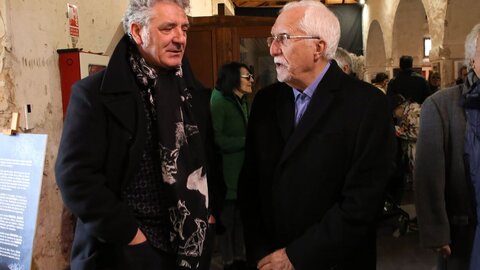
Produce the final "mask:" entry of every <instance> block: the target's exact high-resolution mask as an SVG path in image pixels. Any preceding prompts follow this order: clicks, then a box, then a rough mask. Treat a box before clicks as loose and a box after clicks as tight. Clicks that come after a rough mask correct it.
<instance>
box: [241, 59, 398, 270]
mask: <svg viewBox="0 0 480 270" xmlns="http://www.w3.org/2000/svg"><path fill="white" fill-rule="evenodd" d="M294 111H295V107H294V100H293V92H292V88H290V87H288V86H287V85H285V84H283V83H278V84H274V85H272V86H270V87H267V88H266V89H263V90H261V91H260V92H259V93H258V94H257V95H256V97H255V100H254V102H253V105H252V110H251V115H250V121H249V128H248V132H247V142H246V144H247V146H246V157H245V166H244V169H243V171H242V177H241V180H240V183H239V201H240V205H241V212H242V218H243V222H244V226H245V241H246V248H247V257H248V259H249V261H250V263H251V264H256V263H257V262H258V260H260V259H261V258H263V257H264V256H266V255H268V254H269V253H271V252H273V251H275V250H277V249H280V248H284V247H286V253H287V256H288V257H289V259H290V261H291V262H292V264H293V266H294V267H295V269H296V270H311V269H333V268H332V267H336V268H334V269H374V268H375V225H376V222H375V221H376V219H377V217H378V214H379V213H380V209H381V206H382V205H383V201H384V195H385V194H384V192H385V187H386V184H387V181H388V178H389V173H390V171H391V167H392V164H393V159H394V148H395V141H394V133H393V125H392V117H391V113H390V110H389V109H388V104H387V99H386V97H385V96H384V95H383V94H382V93H381V92H380V91H379V90H378V89H376V88H375V87H373V86H371V85H369V84H366V83H364V82H361V81H359V80H356V79H353V78H351V77H349V76H347V75H346V74H344V73H343V72H342V71H341V70H340V68H339V67H338V66H337V65H336V63H335V62H333V61H332V63H331V66H330V68H329V70H328V71H327V72H326V74H325V76H324V77H323V79H322V81H321V82H320V83H319V85H318V87H317V89H316V92H315V93H314V95H313V97H312V100H311V102H310V104H309V107H308V108H307V110H306V111H305V113H304V115H303V117H302V119H301V120H300V122H299V124H298V125H297V127H295V128H294V124H293V123H294V114H295V112H294Z"/></svg>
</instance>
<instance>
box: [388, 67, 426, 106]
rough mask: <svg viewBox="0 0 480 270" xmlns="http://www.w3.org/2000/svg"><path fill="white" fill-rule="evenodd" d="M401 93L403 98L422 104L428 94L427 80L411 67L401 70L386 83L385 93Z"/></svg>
mask: <svg viewBox="0 0 480 270" xmlns="http://www.w3.org/2000/svg"><path fill="white" fill-rule="evenodd" d="M395 94H401V95H402V96H403V97H404V98H406V99H408V100H410V101H413V102H416V103H418V104H422V103H423V101H424V100H425V99H426V98H427V97H428V95H430V89H429V87H428V82H427V80H425V78H423V77H422V76H421V75H420V74H418V73H416V72H414V71H413V70H411V69H408V70H401V71H400V72H399V73H398V75H397V76H396V77H395V79H393V80H391V81H390V82H389V83H388V88H387V95H389V96H393V95H395Z"/></svg>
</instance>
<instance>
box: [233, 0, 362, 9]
mask: <svg viewBox="0 0 480 270" xmlns="http://www.w3.org/2000/svg"><path fill="white" fill-rule="evenodd" d="M294 1H296V0H285V1H277V0H233V4H235V6H236V7H240V8H279V7H283V6H284V5H285V4H287V3H288V2H294ZM320 2H322V3H324V4H327V5H337V4H358V2H359V0H320Z"/></svg>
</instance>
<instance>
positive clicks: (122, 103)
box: [100, 36, 143, 135]
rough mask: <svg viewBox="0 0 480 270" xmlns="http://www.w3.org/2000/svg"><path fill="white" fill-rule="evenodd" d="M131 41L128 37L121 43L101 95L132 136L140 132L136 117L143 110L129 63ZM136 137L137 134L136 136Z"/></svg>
mask: <svg viewBox="0 0 480 270" xmlns="http://www.w3.org/2000/svg"><path fill="white" fill-rule="evenodd" d="M129 42H130V41H129V40H128V37H127V36H124V37H123V39H122V40H121V41H120V42H119V44H118V45H117V47H116V48H115V51H114V52H113V54H112V57H111V58H110V61H109V63H108V67H107V69H106V71H105V75H104V78H103V81H102V86H101V90H100V93H101V95H102V99H103V101H104V104H105V106H106V108H107V110H109V111H110V113H111V114H112V115H113V117H114V118H115V119H116V120H117V121H118V123H119V124H120V125H121V126H123V127H124V128H125V129H127V130H128V131H129V132H131V133H132V134H133V133H134V132H135V130H138V128H137V126H136V122H137V121H138V120H139V119H136V118H135V117H136V116H138V115H143V114H142V113H139V112H138V110H139V109H140V108H142V107H141V106H139V105H141V100H140V99H139V98H140V95H139V94H136V93H135V91H139V89H138V86H137V84H136V82H135V78H134V77H133V75H132V73H131V68H130V65H129V63H128V58H127V51H128V46H129V45H128V44H129ZM135 135H136V134H135Z"/></svg>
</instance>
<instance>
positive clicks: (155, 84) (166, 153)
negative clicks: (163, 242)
mask: <svg viewBox="0 0 480 270" xmlns="http://www.w3.org/2000/svg"><path fill="white" fill-rule="evenodd" d="M129 54H130V55H129V56H130V64H131V67H132V70H133V73H134V74H135V76H136V78H137V83H138V84H139V85H140V86H141V87H142V90H143V91H146V92H147V93H148V96H149V101H150V103H151V106H149V107H150V108H151V110H152V112H153V113H152V115H154V119H153V120H154V121H155V122H156V128H157V132H158V144H159V149H160V150H159V155H160V163H161V164H160V165H161V170H162V180H163V182H164V183H165V185H164V187H165V192H164V194H168V195H167V196H168V198H167V200H168V203H167V204H168V205H169V207H168V211H169V215H170V226H171V227H170V228H169V229H170V239H169V240H170V243H171V248H172V250H173V251H174V252H176V254H177V261H176V262H177V266H178V269H201V268H202V265H200V262H201V260H200V258H201V256H202V252H203V246H204V241H205V238H206V233H207V226H208V223H207V221H208V187H207V175H206V167H205V160H206V159H205V154H204V153H205V152H204V149H203V147H202V141H201V137H200V133H199V130H198V126H197V124H196V121H195V119H194V116H193V113H192V104H191V99H192V96H191V94H190V91H189V89H187V87H186V86H185V82H184V80H183V78H182V76H183V74H182V69H181V66H180V67H179V68H178V69H176V70H161V69H154V68H152V67H150V66H149V65H148V64H147V63H146V62H145V59H144V58H143V57H141V56H140V54H139V53H138V50H137V49H136V47H135V46H134V45H132V46H130V51H129Z"/></svg>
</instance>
